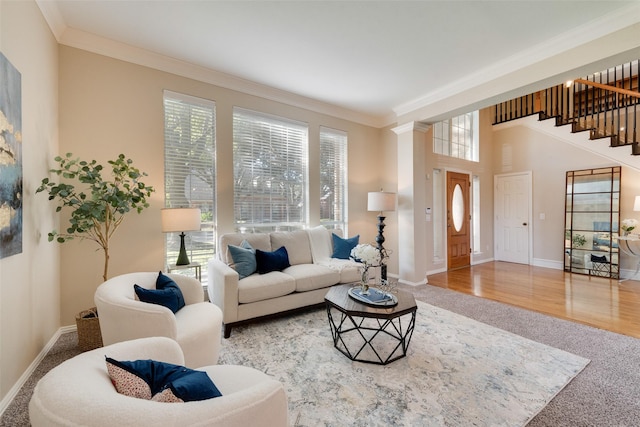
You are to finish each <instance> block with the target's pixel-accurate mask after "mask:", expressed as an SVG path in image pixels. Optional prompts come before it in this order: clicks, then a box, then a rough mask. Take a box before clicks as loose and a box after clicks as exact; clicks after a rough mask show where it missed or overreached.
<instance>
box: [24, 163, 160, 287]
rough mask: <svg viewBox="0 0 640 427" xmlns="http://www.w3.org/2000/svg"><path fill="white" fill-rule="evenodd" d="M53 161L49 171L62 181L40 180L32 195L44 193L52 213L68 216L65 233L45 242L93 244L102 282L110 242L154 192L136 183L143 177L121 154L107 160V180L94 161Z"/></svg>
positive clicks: (54, 234) (140, 182) (99, 166)
mask: <svg viewBox="0 0 640 427" xmlns="http://www.w3.org/2000/svg"><path fill="white" fill-rule="evenodd" d="M55 161H56V162H58V164H59V168H58V169H51V170H50V171H49V172H51V173H54V174H56V175H57V176H59V177H61V178H63V179H64V181H65V182H53V181H51V180H50V179H49V178H44V179H43V180H42V183H41V185H40V186H39V187H38V189H37V190H36V193H39V192H41V191H47V192H48V193H49V200H53V201H55V202H56V203H57V204H58V206H57V208H56V212H60V211H62V209H63V208H68V209H70V210H71V217H70V218H69V226H68V227H67V229H66V231H65V232H64V233H62V232H60V233H59V232H57V231H56V230H54V231H52V232H50V233H49V234H48V236H49V241H50V242H51V241H53V240H56V241H57V242H58V243H64V242H66V241H68V240H73V239H74V238H76V237H77V238H79V239H87V240H92V241H94V242H96V243H97V244H98V245H99V246H100V248H101V249H102V251H103V252H104V270H103V275H102V278H103V279H104V280H105V281H106V280H107V277H108V271H109V241H110V239H111V238H112V237H113V234H114V233H115V232H116V230H117V229H118V227H119V226H120V224H122V221H123V220H124V216H125V215H126V214H127V213H128V212H130V211H132V210H135V211H137V212H138V213H140V212H142V210H143V209H145V208H148V207H149V203H147V197H150V196H151V193H152V192H153V191H155V190H154V189H153V187H151V186H148V185H146V184H145V183H143V182H142V181H141V180H140V179H141V178H142V177H145V176H147V174H146V173H144V172H140V170H139V169H138V168H136V167H134V166H133V160H131V159H127V158H125V156H124V155H123V154H120V155H119V156H118V158H117V159H116V160H109V162H108V163H109V165H110V166H111V170H110V172H111V174H110V179H107V178H105V177H103V173H106V172H108V170H105V168H104V167H103V166H102V165H100V164H98V162H97V161H96V160H92V161H91V162H86V161H84V160H80V159H77V158H73V155H72V154H71V153H67V154H66V156H65V157H60V156H57V157H56V158H55ZM74 183H75V184H76V185H78V184H81V185H82V188H77V187H76V185H74Z"/></svg>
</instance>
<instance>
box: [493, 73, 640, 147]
mask: <svg viewBox="0 0 640 427" xmlns="http://www.w3.org/2000/svg"><path fill="white" fill-rule="evenodd" d="M638 70H640V60H634V61H631V62H629V63H626V64H622V65H619V66H616V67H610V68H609V69H607V70H604V71H602V72H600V73H594V74H592V75H590V76H586V77H583V78H578V79H575V80H573V81H571V82H569V83H567V84H566V85H565V84H558V85H556V86H552V87H550V88H547V89H542V90H540V91H537V92H535V93H533V94H529V95H524V96H521V97H519V98H515V99H511V100H509V101H504V102H501V103H498V104H496V105H494V107H493V115H494V120H493V124H494V125H496V124H500V123H505V122H508V121H511V120H517V119H520V118H523V117H527V116H530V115H537V116H538V119H539V120H547V119H554V120H555V123H556V126H563V125H571V132H572V133H576V132H585V131H586V132H589V139H602V138H608V139H609V140H610V146H611V147H623V146H631V151H632V154H633V155H640V140H639V136H640V132H638V130H639V129H638V122H639V118H640V73H639V71H638ZM596 80H598V81H596Z"/></svg>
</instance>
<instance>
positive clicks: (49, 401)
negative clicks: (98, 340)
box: [29, 337, 288, 427]
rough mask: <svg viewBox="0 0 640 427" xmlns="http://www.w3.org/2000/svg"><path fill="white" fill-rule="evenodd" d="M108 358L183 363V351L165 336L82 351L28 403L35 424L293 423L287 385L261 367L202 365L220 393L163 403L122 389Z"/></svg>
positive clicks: (257, 426) (256, 426)
mask: <svg viewBox="0 0 640 427" xmlns="http://www.w3.org/2000/svg"><path fill="white" fill-rule="evenodd" d="M105 356H109V357H111V358H114V359H116V360H140V359H152V360H157V361H162V362H167V363H173V364H176V365H184V356H183V352H182V349H181V348H180V346H179V345H178V344H177V343H176V342H175V341H174V340H171V339H169V338H166V337H153V338H141V339H137V340H132V341H125V342H121V343H116V344H111V345H108V346H105V347H102V348H98V349H95V350H91V351H88V352H85V353H82V354H80V355H78V356H76V357H73V358H71V359H69V360H67V361H65V362H63V363H61V364H60V365H58V366H57V367H55V368H53V369H52V370H51V371H49V372H48V373H47V374H46V375H45V376H44V377H43V378H42V379H40V381H39V382H38V384H37V385H36V387H35V389H34V392H33V396H32V397H31V400H30V402H29V417H30V421H31V425H32V426H34V427H41V426H42V427H44V426H46V427H57V426H95V427H113V426H120V427H127V426H136V427H140V426H143V427H144V426H153V427H157V426H225V427H236V426H237V427H246V426H252V427H286V426H288V409H287V396H286V393H285V390H284V387H283V385H282V383H281V382H279V381H276V380H275V379H273V378H272V377H270V376H269V375H267V374H265V373H263V372H260V371H258V370H256V369H253V368H249V367H245V366H235V365H215V366H205V367H200V368H197V369H198V370H201V371H205V372H207V374H208V375H209V377H210V378H211V380H212V381H213V382H214V383H215V385H216V386H217V388H218V389H219V390H220V392H221V393H222V396H221V397H217V398H214V399H208V400H201V401H192V402H184V403H161V402H154V401H151V400H145V399H139V398H135V397H129V396H125V395H124V394H120V393H118V392H117V391H116V389H115V387H114V385H113V384H112V383H111V380H110V378H109V374H108V373H107V367H106V363H105Z"/></svg>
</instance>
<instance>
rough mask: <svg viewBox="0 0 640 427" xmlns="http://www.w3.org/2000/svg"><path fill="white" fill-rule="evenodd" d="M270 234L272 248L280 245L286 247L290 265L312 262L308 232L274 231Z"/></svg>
mask: <svg viewBox="0 0 640 427" xmlns="http://www.w3.org/2000/svg"><path fill="white" fill-rule="evenodd" d="M270 236H271V247H272V248H279V247H281V246H284V247H285V248H287V252H288V253H289V262H290V263H291V265H296V264H311V263H312V262H313V259H312V258H311V244H310V243H309V234H308V233H307V231H306V230H295V231H275V232H273V233H271V234H270Z"/></svg>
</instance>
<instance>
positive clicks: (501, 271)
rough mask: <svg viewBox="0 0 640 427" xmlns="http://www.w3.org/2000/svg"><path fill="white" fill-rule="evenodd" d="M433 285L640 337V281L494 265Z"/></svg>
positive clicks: (448, 275)
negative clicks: (619, 281) (620, 280)
mask: <svg viewBox="0 0 640 427" xmlns="http://www.w3.org/2000/svg"><path fill="white" fill-rule="evenodd" d="M428 279H429V285H432V286H439V287H441V288H447V289H451V290H454V291H458V292H462V293H466V294H470V295H476V296H478V297H482V298H486V299H491V300H495V301H499V302H503V303H507V304H511V305H515V306H518V307H522V308H526V309H529V310H534V311H538V312H540V313H544V314H548V315H551V316H555V317H559V318H562V319H567V320H572V321H575V322H580V323H584V324H587V325H590V326H594V327H597V328H600V329H606V330H609V331H612V332H617V333H620V334H624V335H629V336H632V337H636V338H640V282H638V281H632V280H628V281H625V282H622V283H618V281H617V280H614V279H606V278H601V277H589V276H585V275H581V274H570V273H565V272H564V271H563V270H556V269H550V268H543V267H533V266H529V265H523V264H514V263H508V262H489V263H485V264H478V265H475V266H472V267H465V268H461V269H458V270H452V271H448V272H445V273H438V274H434V275H431V276H429V278H428Z"/></svg>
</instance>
